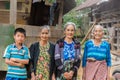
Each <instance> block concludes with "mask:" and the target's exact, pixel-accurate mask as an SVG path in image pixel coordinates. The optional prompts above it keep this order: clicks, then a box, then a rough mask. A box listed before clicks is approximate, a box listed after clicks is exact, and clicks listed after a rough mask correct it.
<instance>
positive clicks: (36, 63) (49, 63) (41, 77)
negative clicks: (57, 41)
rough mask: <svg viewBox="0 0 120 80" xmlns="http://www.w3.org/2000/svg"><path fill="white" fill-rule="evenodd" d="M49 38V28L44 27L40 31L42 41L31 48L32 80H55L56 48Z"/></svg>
mask: <svg viewBox="0 0 120 80" xmlns="http://www.w3.org/2000/svg"><path fill="white" fill-rule="evenodd" d="M49 36H50V29H49V27H48V26H43V27H42V29H41V31H40V41H39V42H36V43H34V44H32V45H31V47H30V55H31V64H32V69H31V71H32V73H31V80H53V79H52V76H53V72H54V48H55V46H54V45H53V44H52V43H50V42H49V41H48V38H49Z"/></svg>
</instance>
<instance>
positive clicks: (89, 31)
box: [81, 20, 97, 45]
mask: <svg viewBox="0 0 120 80" xmlns="http://www.w3.org/2000/svg"><path fill="white" fill-rule="evenodd" d="M96 23H97V20H96V21H95V22H94V23H93V25H92V26H91V28H90V29H89V30H88V32H87V34H86V36H85V37H84V38H83V40H82V42H81V45H83V43H84V42H85V40H86V39H87V37H88V36H89V34H90V33H91V31H92V29H93V28H94V26H95V25H96Z"/></svg>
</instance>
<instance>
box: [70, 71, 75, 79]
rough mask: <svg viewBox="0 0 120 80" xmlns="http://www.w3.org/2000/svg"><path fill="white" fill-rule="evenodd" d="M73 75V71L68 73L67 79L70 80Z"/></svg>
mask: <svg viewBox="0 0 120 80" xmlns="http://www.w3.org/2000/svg"><path fill="white" fill-rule="evenodd" d="M73 74H74V72H73V71H70V72H69V79H72V77H73Z"/></svg>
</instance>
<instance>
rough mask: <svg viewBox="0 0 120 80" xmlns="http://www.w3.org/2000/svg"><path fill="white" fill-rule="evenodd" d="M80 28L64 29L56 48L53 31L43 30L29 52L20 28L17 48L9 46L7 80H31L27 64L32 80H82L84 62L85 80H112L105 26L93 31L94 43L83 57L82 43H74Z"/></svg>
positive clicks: (68, 25)
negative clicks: (78, 77) (104, 37)
mask: <svg viewBox="0 0 120 80" xmlns="http://www.w3.org/2000/svg"><path fill="white" fill-rule="evenodd" d="M75 31H76V25H75V24H74V23H73V22H67V23H66V24H65V25H64V37H63V38H61V39H59V40H58V41H57V42H56V44H55V45H54V44H53V43H51V42H50V41H49V37H50V28H49V27H48V26H43V27H42V29H41V30H40V34H39V35H40V40H39V41H38V42H35V43H33V44H32V45H31V46H30V48H29V49H28V48H27V47H26V46H25V45H24V44H23V43H24V40H25V37H26V32H25V30H24V29H23V28H17V29H16V30H15V32H14V40H15V42H14V43H13V44H10V45H8V46H7V48H6V50H5V53H4V56H3V57H4V58H5V63H6V64H8V71H7V74H6V80H27V71H26V67H25V66H26V64H29V65H30V72H31V80H78V79H77V76H78V75H77V72H78V69H79V67H80V64H81V61H82V67H83V76H82V80H110V67H111V56H110V45H109V43H108V42H107V41H104V40H102V37H103V35H104V30H103V27H102V26H101V25H96V26H95V27H94V29H93V39H90V40H88V41H86V43H85V48H84V53H83V57H81V45H80V42H79V41H78V40H76V39H74V33H75Z"/></svg>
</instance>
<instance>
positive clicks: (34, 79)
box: [31, 72, 36, 80]
mask: <svg viewBox="0 0 120 80" xmlns="http://www.w3.org/2000/svg"><path fill="white" fill-rule="evenodd" d="M31 80H36V76H35V74H34V73H33V72H32V73H31Z"/></svg>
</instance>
